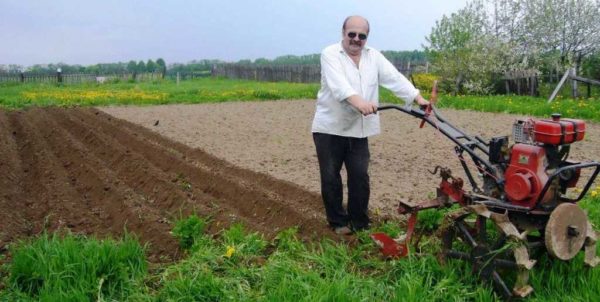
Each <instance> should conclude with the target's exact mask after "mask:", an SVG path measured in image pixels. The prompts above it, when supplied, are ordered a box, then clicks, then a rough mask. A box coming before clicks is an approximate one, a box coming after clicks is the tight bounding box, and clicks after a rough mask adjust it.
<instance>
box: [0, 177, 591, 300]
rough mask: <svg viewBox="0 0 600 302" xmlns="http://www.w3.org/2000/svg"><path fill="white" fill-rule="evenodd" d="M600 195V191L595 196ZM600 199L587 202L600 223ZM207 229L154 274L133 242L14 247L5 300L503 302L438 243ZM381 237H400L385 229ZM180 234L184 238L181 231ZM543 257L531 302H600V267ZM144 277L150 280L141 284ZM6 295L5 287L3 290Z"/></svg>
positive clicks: (54, 241) (193, 233)
mask: <svg viewBox="0 0 600 302" xmlns="http://www.w3.org/2000/svg"><path fill="white" fill-rule="evenodd" d="M596 190H598V189H596ZM598 202H600V198H598V196H596V197H594V198H592V197H588V198H587V199H586V200H585V201H584V202H583V203H582V204H583V206H584V207H585V208H587V209H588V210H590V219H591V220H592V221H593V223H595V224H596V225H599V224H600V215H599V214H600V211H599V210H598V209H599V206H598ZM207 224H208V222H207V221H206V220H205V219H203V218H199V217H198V216H195V215H193V216H190V217H188V218H186V219H182V220H181V221H179V222H177V223H176V227H175V228H178V227H179V229H181V226H192V227H188V228H184V229H185V231H183V232H181V233H185V234H186V235H187V236H186V237H187V238H192V239H191V241H189V242H187V243H189V244H190V245H189V248H188V253H187V256H186V257H185V258H184V259H182V260H180V261H179V262H177V263H173V264H170V265H163V267H161V268H159V269H154V270H152V271H151V272H148V271H147V270H146V264H145V262H144V261H143V259H144V258H143V255H142V254H141V251H142V249H141V247H140V246H139V244H137V243H136V242H135V241H134V240H133V239H131V238H130V237H126V238H125V239H124V240H122V241H112V240H105V241H98V240H96V239H84V238H82V237H76V236H72V235H68V236H65V237H58V236H56V235H55V236H48V235H42V236H41V237H39V238H37V239H34V240H32V241H29V242H24V243H20V244H18V245H17V246H15V247H13V248H11V253H12V254H13V259H12V261H11V262H9V263H8V264H7V265H6V266H5V267H4V268H3V274H6V275H7V276H5V277H4V279H3V283H4V284H5V288H4V289H0V300H2V301H36V300H41V301H89V300H99V301H112V300H116V301H125V300H128V301H497V300H498V297H497V296H496V295H495V294H494V293H493V291H492V290H491V288H490V287H488V286H486V285H485V284H482V283H481V282H479V280H477V278H476V277H475V276H474V274H473V273H472V272H471V271H470V268H469V265H468V264H466V263H464V262H460V261H449V262H448V263H447V264H446V265H440V264H439V263H438V261H437V259H436V252H437V251H439V248H440V246H439V245H440V243H439V241H438V240H437V239H436V238H435V237H433V236H432V237H427V238H424V239H422V240H421V245H420V248H421V253H420V254H416V253H413V254H411V255H410V256H409V257H408V258H404V259H400V260H382V259H381V258H380V256H379V254H378V252H377V251H376V247H375V245H374V244H373V243H372V242H371V241H370V239H369V237H368V235H369V233H367V232H362V233H359V234H358V239H359V240H358V243H356V244H355V245H352V246H349V245H347V244H344V243H335V242H332V241H329V240H323V241H321V242H314V243H303V242H301V241H299V240H298V238H297V236H296V229H293V228H292V229H288V230H285V231H283V232H281V233H279V235H278V236H277V237H276V238H275V239H274V240H273V241H266V240H265V239H264V238H263V237H262V236H261V235H259V234H257V233H252V232H248V231H246V230H245V229H244V227H243V226H242V225H239V224H238V225H233V226H232V227H230V228H229V229H227V230H224V231H222V232H221V233H220V234H219V235H218V236H216V237H215V236H213V235H209V234H207V233H205V232H204V229H205V228H203V227H197V226H206V225H207ZM374 231H387V232H390V233H398V232H399V231H400V228H399V227H398V225H396V224H392V223H386V224H383V225H379V226H377V227H376V229H375V230H374ZM174 233H176V232H174ZM582 256H583V255H582V253H581V254H580V255H579V256H578V257H576V258H575V259H574V260H572V261H570V262H561V261H557V260H553V259H549V258H548V257H545V256H544V257H542V258H541V259H540V261H539V263H538V264H536V266H535V267H534V269H533V270H532V273H531V274H530V276H531V285H532V286H533V287H534V289H535V291H534V294H533V296H532V297H530V298H529V300H531V301H564V300H569V301H596V300H597V299H598V297H600V269H588V268H584V267H583V259H582V258H583V257H582ZM142 278H143V279H144V280H145V283H142V282H141V281H140V280H141V279H142ZM0 288H2V286H0Z"/></svg>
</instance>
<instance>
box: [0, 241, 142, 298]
mask: <svg viewBox="0 0 600 302" xmlns="http://www.w3.org/2000/svg"><path fill="white" fill-rule="evenodd" d="M11 254H12V260H11V263H10V264H9V265H8V267H7V271H8V273H9V277H8V282H7V284H8V288H7V289H6V291H5V292H4V293H2V294H0V299H2V297H3V296H4V297H13V298H16V297H19V298H18V300H21V299H23V300H36V301H37V300H39V301H91V300H103V299H107V300H112V299H116V300H126V299H127V297H128V296H129V295H130V294H132V293H134V292H135V291H137V289H136V286H137V285H138V284H139V283H140V282H141V281H142V279H143V278H144V276H145V275H146V266H147V264H146V260H145V257H144V248H142V247H141V246H140V244H139V243H138V242H137V241H136V240H135V239H134V238H132V237H130V236H128V235H127V236H125V238H124V239H122V240H120V241H113V240H111V239H106V240H96V239H93V238H89V239H86V238H83V237H79V236H75V235H72V234H66V235H65V236H59V235H56V234H55V235H52V236H50V235H47V234H43V235H41V236H40V237H39V238H36V239H33V240H32V241H28V242H21V243H18V244H17V245H16V246H14V247H12V248H11ZM11 299H12V298H9V300H11Z"/></svg>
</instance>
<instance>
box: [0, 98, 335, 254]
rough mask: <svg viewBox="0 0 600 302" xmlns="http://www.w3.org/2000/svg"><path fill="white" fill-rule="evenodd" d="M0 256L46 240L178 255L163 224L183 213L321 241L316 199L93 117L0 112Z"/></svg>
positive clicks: (90, 113) (219, 224)
mask: <svg viewBox="0 0 600 302" xmlns="http://www.w3.org/2000/svg"><path fill="white" fill-rule="evenodd" d="M0 188H1V189H2V190H1V194H0V221H2V228H1V231H0V247H2V248H3V249H5V248H6V244H7V243H9V242H11V241H13V240H15V239H18V238H22V237H26V236H29V235H34V234H38V233H40V232H42V231H43V230H44V229H46V230H50V231H52V230H56V229H69V230H71V231H73V232H76V233H82V234H93V235H96V236H99V237H102V236H105V235H112V236H118V235H120V234H123V232H125V230H127V231H128V232H132V233H134V234H136V235H137V236H138V237H139V238H140V239H141V240H142V241H143V242H145V243H149V251H150V255H151V260H153V261H165V260H166V261H168V260H170V259H174V258H177V257H178V255H179V251H178V247H177V242H176V241H175V240H174V239H173V237H172V236H171V234H170V233H169V231H170V230H171V228H172V227H173V226H172V224H171V222H173V221H175V220H176V219H177V218H179V217H181V216H184V215H187V214H189V213H191V212H193V211H194V212H197V213H199V214H200V215H205V216H209V217H212V221H213V223H212V225H211V228H212V230H213V231H217V230H218V229H221V228H223V227H225V226H227V225H229V224H231V223H232V222H241V223H243V224H244V225H246V226H247V227H248V228H249V229H250V230H254V231H259V232H261V233H263V234H265V235H266V236H272V235H274V234H275V233H277V232H278V231H280V230H282V229H284V228H288V227H292V226H298V227H299V233H300V235H301V236H302V237H304V238H310V237H312V236H317V237H321V236H328V235H329V233H330V231H328V230H327V229H326V228H325V224H324V220H323V218H322V217H321V216H322V215H321V213H322V211H323V210H322V206H321V201H320V198H319V195H318V194H316V193H312V192H309V191H307V190H305V189H302V188H301V187H299V186H297V185H295V184H292V183H289V182H286V181H282V180H277V179H275V178H273V177H270V176H268V175H266V174H262V173H258V172H253V171H250V170H245V169H241V168H238V167H236V166H233V165H231V164H229V163H227V162H226V161H224V160H222V159H219V158H217V157H214V156H212V155H210V154H207V153H205V152H203V151H202V150H199V149H193V148H190V147H188V146H186V145H184V144H181V143H177V142H173V141H171V140H169V139H167V138H164V137H162V136H160V135H158V134H156V133H153V132H152V131H150V130H147V129H145V128H143V127H140V126H136V125H134V124H132V123H129V122H126V121H123V120H120V119H117V118H114V117H112V116H110V115H108V114H106V113H104V112H100V111H98V110H96V109H91V108H86V109H79V108H75V109H63V108H44V109H40V108H33V109H29V110H23V111H13V112H6V111H0Z"/></svg>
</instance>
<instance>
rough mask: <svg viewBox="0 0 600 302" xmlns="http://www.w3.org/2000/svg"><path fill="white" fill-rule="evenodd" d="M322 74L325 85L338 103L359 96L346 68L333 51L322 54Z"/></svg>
mask: <svg viewBox="0 0 600 302" xmlns="http://www.w3.org/2000/svg"><path fill="white" fill-rule="evenodd" d="M321 72H322V77H323V80H324V81H325V84H326V85H327V87H328V88H329V90H330V91H331V93H332V95H333V97H334V98H335V99H336V100H337V101H343V100H345V99H347V98H348V97H350V96H352V95H355V94H357V93H356V91H355V90H354V89H353V88H352V86H350V83H349V82H348V80H347V78H346V76H345V74H344V66H342V63H341V62H340V60H339V56H336V55H335V53H332V51H331V50H328V49H326V50H325V51H323V52H322V53H321Z"/></svg>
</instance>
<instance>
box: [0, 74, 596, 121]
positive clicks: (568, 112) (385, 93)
mask: <svg viewBox="0 0 600 302" xmlns="http://www.w3.org/2000/svg"><path fill="white" fill-rule="evenodd" d="M318 90H319V84H317V83H314V84H302V83H285V82H277V83H268V82H255V81H245V80H228V79H223V78H200V79H195V80H188V81H181V82H180V84H179V85H177V84H176V83H175V82H173V81H170V80H162V81H155V82H147V83H129V82H118V83H108V84H74V85H62V86H60V85H56V84H37V83H26V84H19V83H11V84H0V107H3V108H6V109H19V108H25V107H29V106H103V105H153V104H176V103H185V104H191V103H214V102H226V101H256V100H281V99H315V98H316V95H317V92H318ZM563 90H566V89H563ZM423 93H424V94H425V95H426V96H427V94H428V91H423ZM381 102H382V103H396V104H397V103H402V102H401V101H400V100H399V99H398V98H396V97H395V96H394V95H393V94H392V93H391V92H390V91H389V90H386V89H384V88H382V89H381ZM438 107H440V108H454V109H468V110H475V111H485V112H502V113H514V114H523V115H530V116H538V117H549V116H550V114H552V113H555V112H558V113H561V114H562V115H563V117H569V118H580V119H585V120H588V121H595V122H600V98H598V97H592V98H589V99H585V98H580V99H577V100H573V99H568V98H564V97H563V96H561V95H559V97H558V98H557V99H556V100H554V101H553V102H552V103H550V104H548V103H547V101H546V98H542V97H527V96H515V95H508V96H504V95H498V96H451V95H445V94H442V95H440V97H439V101H438Z"/></svg>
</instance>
